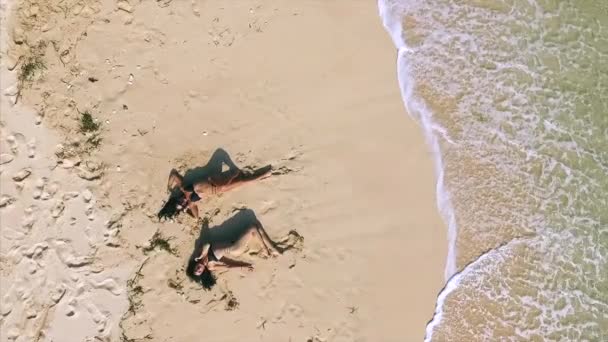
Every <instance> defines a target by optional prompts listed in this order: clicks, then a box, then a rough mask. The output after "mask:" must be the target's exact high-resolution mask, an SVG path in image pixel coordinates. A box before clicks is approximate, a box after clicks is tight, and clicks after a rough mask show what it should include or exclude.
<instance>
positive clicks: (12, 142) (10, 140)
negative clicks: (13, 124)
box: [6, 134, 23, 154]
mask: <svg viewBox="0 0 608 342" xmlns="http://www.w3.org/2000/svg"><path fill="white" fill-rule="evenodd" d="M22 136H23V135H22ZM6 143H7V144H8V147H9V148H10V149H11V152H12V153H13V154H17V153H19V144H18V143H17V137H16V136H15V135H12V134H11V135H9V136H7V137H6Z"/></svg>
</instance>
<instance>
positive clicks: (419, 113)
mask: <svg viewBox="0 0 608 342" xmlns="http://www.w3.org/2000/svg"><path fill="white" fill-rule="evenodd" d="M378 10H379V14H380V17H381V18H382V23H383V25H384V27H385V29H386V30H387V31H388V33H389V35H390V36H391V38H392V40H393V43H394V44H395V46H396V47H397V49H398V56H397V77H398V80H399V87H400V90H401V98H402V99H403V103H404V105H405V109H406V111H407V112H408V114H409V115H410V116H412V117H413V118H414V119H415V120H417V121H418V122H419V123H420V125H421V126H422V129H423V131H424V135H425V138H426V140H427V144H428V145H429V146H430V147H431V150H432V153H433V159H434V165H435V176H436V179H437V208H438V209H439V212H440V214H441V216H442V218H443V220H444V222H445V223H446V224H447V227H448V255H447V260H446V266H445V271H444V272H445V279H446V281H447V280H448V279H450V278H451V277H452V275H453V274H454V273H455V272H456V234H457V231H458V229H457V226H456V219H455V216H454V210H453V208H452V204H451V202H450V193H449V191H448V190H447V189H446V187H445V182H444V170H443V159H442V156H441V149H440V145H439V138H440V137H441V138H443V139H445V140H446V141H447V142H448V143H453V142H452V140H451V139H450V138H449V137H448V135H447V133H446V131H445V129H444V128H443V127H441V126H440V125H439V124H437V123H435V122H433V114H432V112H431V110H430V109H428V108H427V106H426V105H425V103H424V101H423V100H422V99H419V98H417V97H415V96H414V95H413V93H414V78H413V77H412V74H411V72H410V70H409V64H408V63H407V60H406V58H405V54H406V53H407V52H409V51H411V50H410V49H409V48H408V47H407V45H406V43H405V41H404V40H403V38H402V32H403V27H402V25H401V20H399V18H396V17H395V15H393V13H392V12H391V9H390V8H389V7H388V5H387V1H386V0H378Z"/></svg>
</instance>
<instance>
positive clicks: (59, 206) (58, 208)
mask: <svg viewBox="0 0 608 342" xmlns="http://www.w3.org/2000/svg"><path fill="white" fill-rule="evenodd" d="M64 210H65V204H64V203H63V201H62V200H57V201H56V202H55V205H53V208H52V209H51V216H52V217H53V218H59V216H61V214H63V211H64Z"/></svg>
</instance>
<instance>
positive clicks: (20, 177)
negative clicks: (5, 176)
mask: <svg viewBox="0 0 608 342" xmlns="http://www.w3.org/2000/svg"><path fill="white" fill-rule="evenodd" d="M31 174H32V169H30V168H25V169H22V170H21V171H19V172H17V173H16V174H15V175H14V176H13V180H14V181H15V182H21V181H23V180H24V179H26V178H27V177H29V176H30V175H31Z"/></svg>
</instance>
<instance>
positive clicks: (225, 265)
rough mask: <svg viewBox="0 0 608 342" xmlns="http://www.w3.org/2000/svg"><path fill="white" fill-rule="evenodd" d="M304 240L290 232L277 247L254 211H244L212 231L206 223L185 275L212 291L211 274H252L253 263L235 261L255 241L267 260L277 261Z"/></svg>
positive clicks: (213, 278) (212, 280) (213, 279)
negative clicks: (234, 270)
mask: <svg viewBox="0 0 608 342" xmlns="http://www.w3.org/2000/svg"><path fill="white" fill-rule="evenodd" d="M291 237H295V240H296V241H295V242H294V241H293V239H291ZM302 240H303V238H302V237H301V236H300V235H299V234H297V232H295V231H291V232H290V233H289V235H288V237H287V238H285V239H282V240H281V242H279V243H275V242H274V241H272V239H270V237H269V236H268V234H267V233H266V231H265V230H264V228H263V227H262V224H261V223H260V221H259V220H258V219H257V217H256V216H255V214H254V212H253V211H252V210H250V209H245V210H241V211H239V212H238V213H237V214H236V215H234V216H233V217H231V218H229V219H228V220H226V221H225V222H224V223H222V224H221V225H219V226H216V227H211V228H209V227H208V223H207V222H206V221H204V222H203V226H202V228H201V233H200V236H199V238H198V239H197V240H196V243H195V246H194V252H193V253H192V255H191V256H190V259H189V260H188V265H187V267H186V274H187V275H188V277H190V278H191V279H192V280H194V281H196V282H198V283H200V284H201V285H203V287H204V288H205V289H209V288H211V287H212V286H213V285H214V284H215V277H214V276H213V274H212V272H216V271H220V272H221V271H226V270H229V269H231V268H241V269H242V268H245V269H248V270H253V265H252V264H251V263H248V262H245V261H240V260H237V259H233V258H237V257H239V256H241V255H243V254H245V253H246V252H247V251H248V250H249V248H248V244H249V243H250V242H252V241H255V242H257V243H258V244H260V245H261V246H262V251H263V255H264V256H266V257H269V256H273V257H276V256H278V255H280V254H282V253H283V252H284V251H286V250H288V249H291V248H297V247H298V246H296V244H297V243H299V242H301V241H302ZM227 256H230V257H227Z"/></svg>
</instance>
